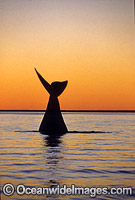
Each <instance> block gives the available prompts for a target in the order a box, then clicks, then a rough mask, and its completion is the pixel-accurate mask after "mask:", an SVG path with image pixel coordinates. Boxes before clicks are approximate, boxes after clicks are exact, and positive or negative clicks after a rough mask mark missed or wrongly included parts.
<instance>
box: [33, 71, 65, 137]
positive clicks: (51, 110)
mask: <svg viewBox="0 0 135 200" xmlns="http://www.w3.org/2000/svg"><path fill="white" fill-rule="evenodd" d="M35 71H36V73H37V75H38V78H39V79H40V81H41V83H42V84H43V86H44V87H45V89H46V90H47V91H48V93H49V94H50V98H49V102H48V105H47V109H46V112H45V115H44V117H43V120H42V122H41V125H40V127H39V131H40V132H41V133H42V134H47V135H62V134H64V133H67V132H68V129H67V127H66V125H65V123H64V120H63V117H62V114H61V111H60V105H59V101H58V96H60V95H61V94H62V92H63V91H64V89H65V88H66V86H67V83H68V81H63V82H58V81H55V82H52V83H51V85H50V84H49V83H48V82H47V81H46V80H45V79H44V78H43V77H42V76H41V75H40V74H39V72H38V71H37V70H36V69H35Z"/></svg>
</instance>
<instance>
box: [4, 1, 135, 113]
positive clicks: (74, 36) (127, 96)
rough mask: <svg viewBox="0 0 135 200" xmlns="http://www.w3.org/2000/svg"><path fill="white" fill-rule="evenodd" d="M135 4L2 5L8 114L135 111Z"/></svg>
mask: <svg viewBox="0 0 135 200" xmlns="http://www.w3.org/2000/svg"><path fill="white" fill-rule="evenodd" d="M133 3H134V1H133V0H23V1H22V0H0V19H1V28H0V29H1V30H0V45H1V48H0V88H1V90H0V109H45V108H46V105H47V102H48V98H49V95H48V94H47V92H46V91H45V90H44V88H43V86H42V85H41V83H40V81H39V80H38V77H37V76H36V73H35V71H34V67H36V68H37V69H38V71H39V72H40V73H41V74H42V75H43V77H44V78H45V79H46V80H47V81H48V82H49V83H51V82H52V81H56V80H58V81H64V80H68V86H67V88H66V89H65V91H64V92H63V94H62V95H61V96H60V103H61V109H93V110H94V109H96V110H100V109H114V110H115V109H135V65H134V12H133V10H134V9H133V7H134V6H133Z"/></svg>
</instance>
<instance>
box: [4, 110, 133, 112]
mask: <svg viewBox="0 0 135 200" xmlns="http://www.w3.org/2000/svg"><path fill="white" fill-rule="evenodd" d="M45 111H46V110H0V112H45ZM61 112H135V110H61Z"/></svg>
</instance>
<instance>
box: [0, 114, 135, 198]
mask: <svg viewBox="0 0 135 200" xmlns="http://www.w3.org/2000/svg"><path fill="white" fill-rule="evenodd" d="M42 117H43V113H40V112H38V113H30V112H29V113H22V112H17V113H15V112H13V113H10V112H9V113H8V112H3V113H2V112H1V113H0V134H1V140H0V141H1V163H0V168H1V188H2V186H3V185H4V184H6V183H11V184H13V185H14V186H15V187H16V186H17V185H19V184H24V185H25V186H31V187H37V188H38V187H54V188H55V187H57V186H58V185H60V186H61V187H62V186H63V184H67V186H69V187H70V186H71V185H72V184H75V185H76V186H77V187H89V188H91V187H108V188H111V187H117V188H119V187H132V188H134V189H135V113H63V117H64V120H65V122H66V124H67V127H68V129H69V130H70V131H80V132H82V133H67V134H65V135H63V136H61V137H60V138H49V137H47V136H45V135H41V134H40V133H39V132H38V131H37V130H38V127H39V125H40V122H41V120H42ZM83 131H84V133H83ZM85 131H103V132H105V133H85ZM107 132H108V133H107ZM6 199H72V200H77V199H78V200H79V199H81V200H82V199H91V197H90V196H89V195H85V196H81V195H76V196H75V195H69V196H68V195H66V196H58V195H52V196H50V195H47V196H46V195H39V196H37V195H33V196H32V195H21V196H19V195H17V194H16V193H14V194H13V195H12V196H9V197H7V196H5V195H4V194H2V200H6ZM96 199H98V200H104V199H117V200H118V199H125V200H127V199H129V200H130V199H135V195H131V196H130V195H128V196H127V195H124V196H123V195H119V196H118V195H114V196H112V195H97V196H96Z"/></svg>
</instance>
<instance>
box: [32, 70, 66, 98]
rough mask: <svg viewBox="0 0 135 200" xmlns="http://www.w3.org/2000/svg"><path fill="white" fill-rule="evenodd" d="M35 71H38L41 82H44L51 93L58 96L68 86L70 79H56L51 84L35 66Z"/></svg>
mask: <svg viewBox="0 0 135 200" xmlns="http://www.w3.org/2000/svg"><path fill="white" fill-rule="evenodd" d="M35 71H36V73H37V75H38V78H39V80H40V81H41V83H42V84H43V86H44V88H45V89H46V90H47V91H48V92H49V94H50V95H54V96H56V97H58V96H59V95H61V93H62V92H63V91H64V89H65V88H66V86H67V83H68V81H63V82H59V81H55V82H52V83H51V85H50V84H49V83H48V82H47V81H46V80H45V79H44V78H43V77H42V76H41V74H40V73H39V72H38V71H37V69H36V68H35Z"/></svg>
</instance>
